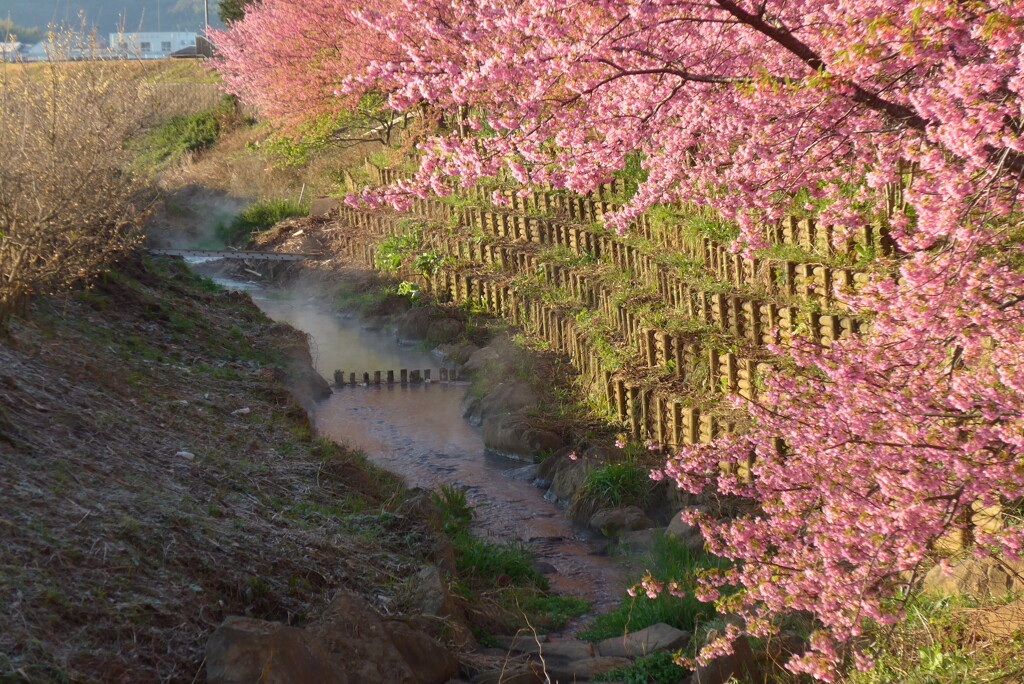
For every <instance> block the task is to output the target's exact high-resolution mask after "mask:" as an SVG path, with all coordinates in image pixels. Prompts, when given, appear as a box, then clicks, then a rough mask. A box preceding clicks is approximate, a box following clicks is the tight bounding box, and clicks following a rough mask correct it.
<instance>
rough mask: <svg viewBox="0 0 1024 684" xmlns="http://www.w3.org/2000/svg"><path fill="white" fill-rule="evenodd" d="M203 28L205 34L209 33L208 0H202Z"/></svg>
mask: <svg viewBox="0 0 1024 684" xmlns="http://www.w3.org/2000/svg"><path fill="white" fill-rule="evenodd" d="M203 25H204V26H205V28H204V29H203V30H204V31H205V32H206V35H209V34H210V0H203Z"/></svg>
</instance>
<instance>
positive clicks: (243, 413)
mask: <svg viewBox="0 0 1024 684" xmlns="http://www.w3.org/2000/svg"><path fill="white" fill-rule="evenodd" d="M251 412H252V409H250V408H249V407H248V406H246V407H244V408H240V409H235V410H234V411H232V412H231V415H233V416H247V415H249V414H250V413H251Z"/></svg>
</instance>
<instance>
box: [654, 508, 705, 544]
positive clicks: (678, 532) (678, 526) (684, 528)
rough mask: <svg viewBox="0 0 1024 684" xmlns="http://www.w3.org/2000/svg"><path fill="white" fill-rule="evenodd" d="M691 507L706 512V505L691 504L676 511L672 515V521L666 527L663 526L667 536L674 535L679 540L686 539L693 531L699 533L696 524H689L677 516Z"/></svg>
mask: <svg viewBox="0 0 1024 684" xmlns="http://www.w3.org/2000/svg"><path fill="white" fill-rule="evenodd" d="M692 509H696V510H698V511H700V512H701V513H707V512H708V509H707V506H692V507H686V508H683V509H681V510H679V511H676V514H675V515H673V516H672V521H671V522H670V523H669V524H668V527H666V528H665V534H666V535H668V536H669V537H675V538H676V539H680V540H683V539H686V538H687V537H690V536H692V535H693V534H694V533H696V534H700V528H698V527H697V526H696V525H691V524H689V523H685V522H683V519H682V518H681V517H679V516H681V515H682V514H683V513H684V512H686V511H689V510H692Z"/></svg>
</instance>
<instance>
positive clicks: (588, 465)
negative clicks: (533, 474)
mask: <svg viewBox="0 0 1024 684" xmlns="http://www.w3.org/2000/svg"><path fill="white" fill-rule="evenodd" d="M572 455H573V454H572V452H571V451H570V450H568V449H565V450H564V451H562V452H560V453H557V454H555V455H554V456H552V457H551V458H549V459H547V460H545V461H544V462H543V463H541V464H540V468H539V469H538V470H537V479H536V480H535V481H534V485H537V486H541V485H546V486H547V493H546V494H545V495H544V498H546V499H548V500H549V501H554V502H555V503H558V504H561V505H569V504H570V503H571V502H572V500H573V497H574V496H576V492H577V491H578V490H579V488H580V487H582V486H583V483H584V482H585V481H586V479H587V475H588V474H590V471H592V470H594V469H596V468H597V467H598V466H599V465H600V463H598V462H597V461H595V460H592V459H589V458H579V457H577V458H572Z"/></svg>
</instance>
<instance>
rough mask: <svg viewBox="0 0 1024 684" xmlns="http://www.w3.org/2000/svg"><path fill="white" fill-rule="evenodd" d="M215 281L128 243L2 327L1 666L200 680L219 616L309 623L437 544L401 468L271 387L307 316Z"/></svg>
mask: <svg viewBox="0 0 1024 684" xmlns="http://www.w3.org/2000/svg"><path fill="white" fill-rule="evenodd" d="M216 290H217V288H216V287H215V286H213V285H212V283H210V282H209V281H204V280H202V279H198V278H197V277H195V276H193V275H191V274H190V273H189V272H188V271H187V270H186V269H185V268H184V267H183V266H181V265H179V264H176V263H173V262H148V261H130V262H127V263H123V264H121V265H120V266H119V267H118V268H117V269H116V270H115V271H113V272H112V273H110V274H108V275H107V276H105V277H104V278H102V279H101V280H99V281H98V282H97V284H96V287H95V288H94V289H91V290H82V291H79V292H77V293H76V294H74V295H72V296H71V297H70V298H68V299H38V300H37V301H36V303H35V307H34V310H33V312H32V313H33V315H32V317H31V318H30V319H29V321H28V322H25V321H23V320H19V319H15V320H13V321H12V322H11V324H10V326H9V330H8V331H7V334H6V336H4V337H3V338H0V386H2V387H3V391H2V392H0V480H2V481H3V482H4V483H5V484H4V498H5V502H4V505H3V508H2V510H0V516H2V517H0V549H2V550H3V555H2V561H0V562H2V564H3V572H0V606H2V610H3V612H4V614H5V615H6V616H7V617H8V621H7V627H6V628H5V629H4V630H3V631H2V632H0V679H4V678H10V677H13V678H14V679H15V680H21V679H27V680H29V681H46V682H59V681H156V680H161V681H192V679H193V677H195V676H197V675H198V673H199V672H200V667H201V662H202V650H203V647H204V644H205V640H206V638H207V637H208V635H209V633H210V632H211V630H212V629H213V628H215V627H216V626H217V624H219V622H220V621H221V620H222V619H223V618H224V617H226V616H227V615H233V614H234V615H249V616H252V617H258V618H263V619H272V620H281V621H284V622H287V623H290V624H302V623H303V622H304V621H305V620H306V619H307V617H309V616H310V613H311V611H312V612H315V611H316V610H317V609H318V607H319V606H322V605H324V603H325V601H326V600H327V598H328V596H329V595H330V594H331V592H332V590H333V589H334V588H336V587H338V586H341V585H345V586H348V587H351V588H354V589H356V590H357V591H358V590H364V591H366V592H367V593H368V594H369V593H372V596H370V597H369V598H370V601H371V602H375V601H377V600H379V597H380V596H387V595H388V594H390V593H395V592H399V591H401V585H402V580H403V578H404V576H405V575H406V574H407V573H408V572H409V571H410V569H415V568H416V567H417V566H419V565H421V564H422V563H423V562H428V561H429V552H428V551H427V550H426V549H427V548H429V544H428V543H427V540H428V538H429V537H430V535H431V531H430V529H429V527H428V526H427V525H425V524H424V523H421V522H417V521H416V519H415V518H414V517H410V516H407V515H401V516H399V515H395V514H394V511H395V510H396V509H397V507H399V506H400V505H401V502H402V500H403V498H404V496H405V493H404V491H405V490H404V488H403V487H402V486H401V483H399V482H398V481H397V480H396V479H395V478H394V477H392V476H390V475H388V474H386V473H383V472H381V471H378V470H376V469H374V468H373V467H372V466H370V465H369V464H368V463H367V462H366V460H365V458H364V457H363V456H362V455H360V454H359V453H356V452H352V451H350V450H347V449H345V448H343V447H340V446H337V445H335V444H333V443H329V442H325V441H323V440H319V439H317V438H315V437H314V435H313V434H312V432H311V430H310V426H309V424H308V421H307V419H306V417H305V414H304V413H303V412H302V411H301V410H300V408H299V407H298V406H297V405H296V404H295V403H294V401H293V399H292V398H291V396H290V394H289V393H288V392H287V391H286V390H285V388H284V386H283V385H282V383H281V379H285V378H286V375H287V371H286V368H287V365H288V359H289V358H293V357H302V356H303V355H304V354H306V353H307V351H306V348H305V339H304V336H303V335H301V334H299V333H296V332H295V331H294V330H292V329H291V328H288V327H287V326H282V325H276V324H273V323H271V322H270V321H269V320H267V319H266V318H265V317H264V316H263V315H262V314H260V313H259V312H258V311H257V310H256V309H255V308H254V307H253V306H252V304H251V303H250V302H249V300H248V297H247V296H245V295H238V294H232V293H226V292H218V291H216ZM371 588H372V592H371V591H370V590H371Z"/></svg>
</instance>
